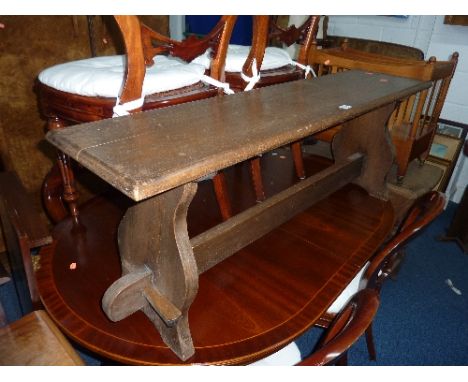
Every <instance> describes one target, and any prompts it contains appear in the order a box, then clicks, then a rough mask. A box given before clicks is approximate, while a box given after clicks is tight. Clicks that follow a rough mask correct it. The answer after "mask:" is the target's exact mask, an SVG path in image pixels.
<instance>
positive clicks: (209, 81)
mask: <svg viewBox="0 0 468 382" xmlns="http://www.w3.org/2000/svg"><path fill="white" fill-rule="evenodd" d="M201 80H202V81H203V82H206V83H207V84H210V85H213V86H216V87H217V88H220V89H223V91H224V93H226V94H234V91H233V90H232V89H231V88H230V87H229V84H228V83H226V82H221V81H218V80H215V79H214V78H213V77H210V76H207V75H203V76H202V77H201Z"/></svg>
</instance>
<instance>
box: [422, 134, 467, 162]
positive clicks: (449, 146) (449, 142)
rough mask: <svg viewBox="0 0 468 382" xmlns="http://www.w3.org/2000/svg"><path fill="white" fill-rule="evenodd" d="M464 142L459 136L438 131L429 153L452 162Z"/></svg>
mask: <svg viewBox="0 0 468 382" xmlns="http://www.w3.org/2000/svg"><path fill="white" fill-rule="evenodd" d="M462 143H463V142H462V141H461V140H460V139H458V138H454V137H452V136H450V135H443V134H439V133H436V135H435V136H434V141H433V142H432V146H431V151H430V153H429V155H431V156H433V157H436V158H439V159H444V160H446V161H449V162H451V161H453V160H454V159H456V156H458V154H459V152H460V145H461V144H462Z"/></svg>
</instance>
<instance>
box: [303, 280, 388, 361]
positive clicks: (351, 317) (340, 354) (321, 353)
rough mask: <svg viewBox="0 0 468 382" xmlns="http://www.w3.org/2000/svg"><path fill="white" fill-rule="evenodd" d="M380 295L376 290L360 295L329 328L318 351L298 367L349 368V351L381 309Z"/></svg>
mask: <svg viewBox="0 0 468 382" xmlns="http://www.w3.org/2000/svg"><path fill="white" fill-rule="evenodd" d="M379 304H380V301H379V294H378V293H377V291H375V290H372V289H363V290H361V291H359V292H357V293H356V294H355V295H354V296H353V297H352V298H351V300H350V301H349V302H348V304H346V306H345V307H344V308H343V310H342V311H341V312H340V313H339V314H337V316H336V317H335V319H334V320H333V322H332V323H331V324H330V326H329V327H328V329H327V331H326V332H325V333H324V335H323V336H322V338H321V339H320V341H319V342H318V344H317V346H316V349H317V350H315V351H314V352H313V353H312V354H311V355H309V356H308V357H306V358H305V359H304V360H302V361H301V362H300V363H298V364H297V365H298V366H323V365H328V364H330V363H332V362H336V364H337V365H341V366H345V365H347V363H348V350H349V349H350V348H351V346H352V345H353V344H354V343H355V342H356V341H357V340H358V339H359V338H360V337H361V336H362V335H363V334H364V332H365V331H366V330H367V328H369V327H370V325H372V321H373V319H374V317H375V315H376V313H377V310H378V308H379Z"/></svg>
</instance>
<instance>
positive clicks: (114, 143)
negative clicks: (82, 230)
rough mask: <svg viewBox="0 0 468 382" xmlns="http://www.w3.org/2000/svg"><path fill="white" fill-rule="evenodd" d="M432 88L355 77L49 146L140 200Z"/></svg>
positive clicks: (124, 124) (93, 129)
mask: <svg viewBox="0 0 468 382" xmlns="http://www.w3.org/2000/svg"><path fill="white" fill-rule="evenodd" d="M428 86H429V83H423V82H419V81H414V80H410V79H404V78H399V77H392V76H387V75H377V76H375V75H373V76H371V75H368V74H366V73H365V72H360V71H350V72H346V73H339V74H337V75H335V76H325V77H323V78H319V79H314V80H304V81H294V82H289V83H284V84H279V85H274V86H270V87H267V88H262V89H257V90H254V91H251V92H248V93H238V94H234V95H231V96H226V97H216V98H210V99H206V100H202V101H197V102H192V103H188V104H183V105H176V106H172V107H168V108H164V109H160V110H153V111H149V112H142V113H137V114H135V115H133V116H131V117H121V118H116V119H112V120H103V121H99V122H93V123H88V124H83V125H80V126H74V127H73V128H66V129H63V130H60V131H59V130H55V131H50V132H49V133H48V134H47V139H48V140H49V141H50V142H51V143H52V144H54V145H55V146H57V147H58V148H59V149H60V150H62V151H63V152H65V153H66V154H68V155H70V156H71V157H73V158H74V159H76V160H77V161H78V162H79V163H81V164H83V165H84V166H85V167H88V168H89V169H90V170H91V171H93V172H94V173H96V174H97V175H99V176H100V177H101V178H103V179H104V180H106V181H107V182H109V183H110V184H112V185H113V186H114V187H116V188H117V189H118V190H120V191H121V192H123V193H124V194H126V195H127V196H129V197H131V198H132V199H134V200H136V201H139V200H142V199H145V198H147V197H150V196H153V195H156V194H158V193H161V192H163V191H166V190H168V189H171V188H174V187H176V186H178V185H181V184H184V183H187V182H189V181H191V180H195V179H197V178H199V177H201V176H204V175H206V174H209V173H211V172H213V171H216V170H219V169H222V168H225V167H228V166H230V165H233V164H235V163H239V162H241V161H243V160H246V159H248V158H251V157H253V156H255V155H257V154H259V153H263V152H267V151H269V150H271V149H274V148H276V147H280V146H282V145H285V144H288V143H291V142H293V141H297V140H300V139H302V138H304V137H306V136H309V135H311V134H313V133H316V132H318V131H322V130H324V129H326V128H329V127H331V126H334V125H336V124H339V123H342V122H344V121H347V120H350V119H352V118H354V117H356V116H358V115H361V114H363V113H366V112H369V111H371V110H373V109H376V108H378V107H380V106H383V105H386V104H389V103H392V102H393V101H395V100H398V99H402V98H404V97H406V96H408V95H410V94H413V93H415V92H417V91H418V90H421V89H424V88H427V87H428ZM359 89H365V91H360V90H359ZM341 105H350V106H352V107H351V108H350V109H347V110H341V109H340V108H339V106H341ZM175 158H176V159H177V160H174V159H175Z"/></svg>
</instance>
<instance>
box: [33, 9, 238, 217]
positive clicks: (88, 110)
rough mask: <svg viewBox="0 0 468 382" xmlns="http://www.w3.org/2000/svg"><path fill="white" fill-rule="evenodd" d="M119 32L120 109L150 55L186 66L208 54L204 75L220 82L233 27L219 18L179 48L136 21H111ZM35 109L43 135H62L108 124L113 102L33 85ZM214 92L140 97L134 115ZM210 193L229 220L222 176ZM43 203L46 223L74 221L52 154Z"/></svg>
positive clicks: (67, 183)
mask: <svg viewBox="0 0 468 382" xmlns="http://www.w3.org/2000/svg"><path fill="white" fill-rule="evenodd" d="M115 19H116V21H117V24H118V26H119V28H120V30H121V32H122V36H123V39H124V43H125V50H126V53H127V68H126V77H125V82H124V86H123V89H122V91H121V94H120V102H121V103H126V102H129V101H132V100H135V99H138V98H140V96H141V91H142V86H143V80H144V76H145V71H146V66H147V65H151V64H152V57H153V56H154V55H155V54H162V53H164V54H168V55H172V56H175V57H179V58H182V59H184V60H191V59H193V58H195V57H197V56H198V55H201V54H203V53H204V52H205V51H206V50H207V49H208V48H212V55H213V57H212V60H211V67H210V70H209V73H208V74H209V75H210V76H211V77H212V78H214V79H216V80H223V79H224V63H225V56H226V51H227V46H228V42H229V39H230V36H231V33H232V29H233V27H234V23H235V20H236V16H223V17H222V18H221V19H220V21H219V22H218V24H217V25H216V26H215V27H214V28H213V30H212V31H211V33H209V34H208V35H207V36H205V37H204V38H203V39H200V40H198V39H196V38H195V37H190V38H188V39H187V40H185V41H182V42H179V41H175V40H172V39H170V38H168V37H166V36H163V35H161V34H159V33H157V32H155V31H153V30H151V29H150V28H149V27H147V26H146V25H144V24H143V23H141V22H140V21H139V19H138V18H137V17H136V16H115ZM37 87H38V93H39V104H40V108H41V111H42V113H43V114H44V115H45V117H46V118H47V121H48V122H47V128H48V130H55V129H62V128H64V127H66V126H67V125H71V124H75V123H83V122H90V121H96V120H100V119H104V118H110V117H112V115H113V107H114V106H115V104H116V98H103V97H85V96H80V95H76V94H70V93H66V92H62V91H58V90H56V89H52V88H50V87H48V86H46V85H44V84H41V83H38V84H37ZM218 94H220V89H218V88H215V87H214V86H211V85H205V84H203V83H198V84H194V85H192V86H188V87H185V88H182V89H177V90H174V91H168V92H163V93H156V94H151V95H149V96H146V97H145V101H144V104H143V106H142V107H141V108H138V109H135V110H133V111H132V112H136V111H140V110H150V109H155V108H160V107H166V106H170V105H174V104H179V103H184V102H190V101H195V100H199V99H203V98H208V97H214V96H217V95H218ZM213 182H214V186H215V193H216V196H217V199H218V202H219V206H220V211H221V215H222V217H223V219H227V218H229V217H230V215H231V208H230V203H229V196H228V194H227V190H226V186H225V181H224V176H223V174H222V173H218V174H217V175H216V176H215V177H214V179H213ZM42 194H43V203H44V205H45V208H46V211H47V212H48V214H49V217H50V218H51V219H52V221H54V222H58V221H60V220H62V219H63V218H64V217H66V216H67V215H68V214H69V212H70V214H71V215H72V216H73V217H74V220H75V222H76V224H79V221H78V215H79V212H78V207H77V205H78V198H79V193H78V191H77V189H76V186H75V179H74V173H73V170H72V168H71V161H70V159H69V158H68V157H67V156H66V155H64V154H63V153H61V152H59V153H58V161H57V165H56V166H55V167H54V168H53V169H52V170H51V171H50V172H49V174H48V175H47V177H46V179H45V181H44V184H43V188H42Z"/></svg>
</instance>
